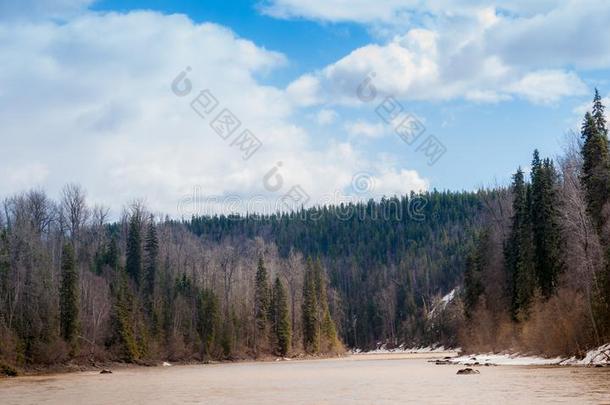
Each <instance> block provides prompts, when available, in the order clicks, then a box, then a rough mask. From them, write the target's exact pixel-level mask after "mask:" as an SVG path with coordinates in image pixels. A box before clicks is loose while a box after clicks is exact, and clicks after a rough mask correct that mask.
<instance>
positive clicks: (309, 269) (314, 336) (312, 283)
mask: <svg viewBox="0 0 610 405" xmlns="http://www.w3.org/2000/svg"><path fill="white" fill-rule="evenodd" d="M314 272H315V270H314V266H313V262H312V260H311V258H308V259H307V264H306V266H305V276H304V279H303V303H302V308H301V316H302V321H303V347H304V349H305V351H306V352H308V353H317V352H318V351H319V350H320V345H319V344H320V330H319V327H318V322H319V320H318V298H317V295H318V294H317V287H316V278H315V273H314Z"/></svg>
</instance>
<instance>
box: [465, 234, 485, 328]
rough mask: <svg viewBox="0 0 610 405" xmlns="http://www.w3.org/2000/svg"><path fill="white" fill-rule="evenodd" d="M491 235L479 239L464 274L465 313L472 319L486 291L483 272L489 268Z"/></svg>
mask: <svg viewBox="0 0 610 405" xmlns="http://www.w3.org/2000/svg"><path fill="white" fill-rule="evenodd" d="M488 244H489V235H488V233H487V232H483V233H482V234H481V235H479V237H478V241H477V244H476V246H475V248H474V249H473V250H472V251H471V252H470V254H469V255H468V258H467V261H466V270H465V272H464V312H465V315H466V318H468V319H470V318H471V317H472V314H473V313H474V311H475V309H476V307H477V305H478V303H479V299H480V297H481V295H482V294H483V292H484V291H485V287H484V285H483V279H482V278H483V272H484V269H485V267H486V266H487V260H486V253H487V252H488Z"/></svg>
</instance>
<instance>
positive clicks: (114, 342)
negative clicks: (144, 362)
mask: <svg viewBox="0 0 610 405" xmlns="http://www.w3.org/2000/svg"><path fill="white" fill-rule="evenodd" d="M112 289H113V308H112V336H111V340H110V342H109V344H110V346H114V348H115V349H114V350H115V352H116V354H117V356H118V357H119V358H120V359H121V360H123V361H126V362H129V363H131V362H134V361H136V360H139V359H140V358H141V356H142V353H141V350H140V347H139V345H138V340H137V338H136V333H135V322H134V314H133V300H134V297H133V295H132V294H131V292H130V289H129V283H128V282H127V275H126V274H125V272H124V271H123V270H119V272H118V273H117V275H116V280H115V281H114V283H113V288H112Z"/></svg>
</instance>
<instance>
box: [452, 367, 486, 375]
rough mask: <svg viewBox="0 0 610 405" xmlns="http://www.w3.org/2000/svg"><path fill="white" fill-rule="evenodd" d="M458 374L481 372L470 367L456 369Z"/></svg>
mask: <svg viewBox="0 0 610 405" xmlns="http://www.w3.org/2000/svg"><path fill="white" fill-rule="evenodd" d="M457 374H458V375H470V374H481V373H480V372H479V370H473V369H471V368H463V369H461V370H458V372H457Z"/></svg>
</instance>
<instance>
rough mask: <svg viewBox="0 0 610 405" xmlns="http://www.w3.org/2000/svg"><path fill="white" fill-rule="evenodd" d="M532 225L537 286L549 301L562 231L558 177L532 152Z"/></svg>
mask: <svg viewBox="0 0 610 405" xmlns="http://www.w3.org/2000/svg"><path fill="white" fill-rule="evenodd" d="M531 177H532V187H531V190H532V201H531V214H530V216H531V222H532V235H533V243H534V258H535V260H534V262H535V263H534V265H535V273H536V276H537V285H538V288H539V289H540V291H541V293H542V295H543V296H544V297H547V298H548V297H550V296H551V294H553V292H554V291H555V288H556V286H557V281H558V276H559V274H560V273H561V269H562V259H561V230H560V227H559V219H560V213H559V209H558V207H559V197H558V195H557V182H558V174H557V171H556V170H555V166H554V165H553V162H552V161H551V160H550V159H545V160H544V161H541V160H540V157H539V154H538V151H535V152H534V159H533V162H532V175H531Z"/></svg>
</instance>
